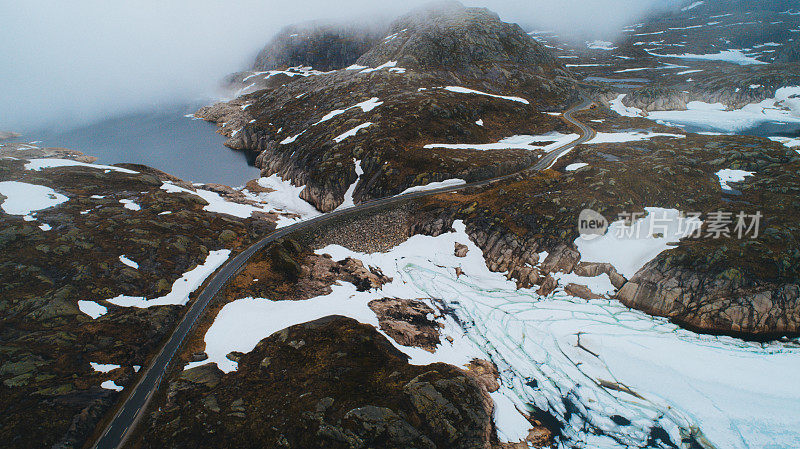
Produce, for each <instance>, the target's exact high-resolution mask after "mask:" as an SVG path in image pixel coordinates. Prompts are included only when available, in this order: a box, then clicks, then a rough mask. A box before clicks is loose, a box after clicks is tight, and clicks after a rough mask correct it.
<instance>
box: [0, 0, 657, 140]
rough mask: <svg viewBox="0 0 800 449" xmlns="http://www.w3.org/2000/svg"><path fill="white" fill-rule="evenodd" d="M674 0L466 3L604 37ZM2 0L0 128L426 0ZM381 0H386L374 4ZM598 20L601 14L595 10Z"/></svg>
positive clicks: (226, 64) (229, 67) (202, 81)
mask: <svg viewBox="0 0 800 449" xmlns="http://www.w3.org/2000/svg"><path fill="white" fill-rule="evenodd" d="M666 1H671V0H527V1H526V0H483V1H481V0H473V1H465V3H466V4H468V5H480V6H486V7H489V8H491V9H493V10H495V11H497V12H499V13H500V15H501V16H502V17H503V18H504V19H505V20H509V21H515V22H521V23H526V24H531V25H536V26H537V27H548V28H555V29H561V30H570V29H573V30H574V29H580V30H582V31H586V30H592V32H597V33H601V34H608V33H609V31H610V30H616V29H618V28H619V27H620V26H621V25H623V24H626V23H630V22H632V21H634V20H636V19H637V18H639V17H640V16H641V15H642V14H643V13H644V12H645V11H647V10H648V9H649V8H650V7H652V6H653V5H655V4H662V3H664V2H666ZM378 3H379V2H375V1H374V0H338V1H330V0H297V1H294V2H291V1H285V0H283V1H275V0H260V1H258V0H229V1H222V0H191V1H189V0H168V1H164V0H135V1H113V2H109V1H107V0H72V1H66V2H65V1H57V0H52V1H43V0H25V1H18V0H0V17H2V18H3V20H2V26H0V42H2V43H3V44H2V45H1V46H0V86H2V87H1V88H2V95H0V130H6V129H17V130H25V129H30V128H32V127H39V126H44V125H47V124H53V123H59V126H63V125H64V124H72V123H82V122H88V121H91V120H96V119H99V118H101V117H103V116H108V115H114V114H117V113H119V112H122V111H126V110H131V109H135V108H144V107H149V106H151V105H153V104H158V103H166V102H172V101H188V100H193V99H202V98H204V97H208V96H209V95H213V93H214V87H215V86H216V84H217V81H218V80H219V79H221V78H222V77H223V76H225V75H226V74H228V73H230V72H232V71H235V70H237V69H241V68H244V67H246V66H247V65H249V64H250V62H251V58H252V57H253V56H254V54H255V52H256V51H257V50H258V49H259V48H260V47H261V46H262V45H263V44H264V43H265V42H266V41H267V40H268V39H269V38H270V36H271V35H272V34H273V33H274V32H275V31H277V30H278V29H279V28H280V27H281V26H283V25H286V24H289V23H292V22H297V21H303V20H310V19H320V18H343V17H350V16H362V17H363V16H374V15H377V14H382V15H385V16H393V15H396V14H398V13H401V12H404V11H406V10H408V9H410V8H412V7H413V6H416V5H419V4H423V3H427V1H424V0H404V1H402V2H393V4H394V5H396V6H391V5H390V6H385V5H382V6H378V5H377V4H378ZM380 3H385V2H380ZM600 17H602V20H598V18H600Z"/></svg>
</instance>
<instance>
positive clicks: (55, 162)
mask: <svg viewBox="0 0 800 449" xmlns="http://www.w3.org/2000/svg"><path fill="white" fill-rule="evenodd" d="M58 167H89V168H95V169H97V170H111V171H115V172H119V173H129V174H135V173H139V172H137V171H133V170H128V169H127V168H120V167H114V166H113V165H98V164H87V163H85V162H78V161H73V160H70V159H31V160H30V161H28V163H27V164H25V170H37V171H39V170H43V169H45V168H58Z"/></svg>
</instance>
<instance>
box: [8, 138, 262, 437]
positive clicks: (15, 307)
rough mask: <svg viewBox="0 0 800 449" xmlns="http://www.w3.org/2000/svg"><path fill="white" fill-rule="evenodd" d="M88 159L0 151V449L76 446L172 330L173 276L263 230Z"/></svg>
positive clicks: (177, 306) (161, 184)
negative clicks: (0, 299)
mask: <svg viewBox="0 0 800 449" xmlns="http://www.w3.org/2000/svg"><path fill="white" fill-rule="evenodd" d="M94 160H95V158H92V157H90V156H85V155H83V154H81V153H78V152H74V151H69V150H64V149H53V148H39V147H36V146H35V145H30V144H13V143H10V144H4V145H3V146H2V148H0V180H2V181H0V297H2V298H3V300H2V301H0V340H2V345H0V382H2V383H0V408H2V409H3V410H4V411H5V412H4V413H3V414H2V417H1V418H0V437H2V438H1V439H0V447H8V448H18V447H58V448H68V447H81V446H82V445H83V444H84V443H85V442H86V441H87V439H88V438H90V436H91V435H92V433H93V432H94V431H95V426H96V425H97V424H98V423H99V422H101V420H102V419H103V417H104V415H105V413H106V412H108V411H109V410H111V409H112V406H113V405H114V404H115V403H116V401H117V400H118V399H119V397H120V393H119V390H122V388H124V387H127V386H129V385H131V383H133V382H134V381H135V380H136V376H137V374H136V373H137V372H138V371H139V369H140V368H141V367H142V366H145V365H146V364H147V362H148V360H149V358H150V356H151V355H152V354H153V352H154V351H155V350H156V349H157V348H159V347H160V345H161V344H162V342H163V339H164V338H165V337H166V336H167V335H169V334H171V333H172V331H173V329H174V326H175V325H176V323H177V321H178V319H179V317H180V316H181V313H182V310H183V307H182V305H181V302H182V301H183V300H184V298H185V300H186V301H188V300H189V294H190V293H191V290H193V289H194V288H195V287H196V286H193V287H192V288H191V289H190V290H188V291H186V292H185V293H183V294H185V296H182V293H181V288H182V285H183V284H184V283H186V284H189V283H190V282H196V281H195V280H193V277H192V276H191V275H188V276H186V278H185V279H184V276H185V274H186V273H190V272H192V271H194V272H195V276H197V275H198V274H199V272H198V271H197V270H198V269H199V270H200V271H202V270H203V266H206V265H209V264H212V261H215V260H216V261H217V262H213V263H216V264H218V263H221V262H222V261H224V260H225V258H226V256H225V254H230V252H231V251H236V250H237V249H239V248H242V247H245V246H248V245H250V244H251V243H252V242H253V241H254V240H255V239H256V238H258V237H259V236H260V235H262V234H263V233H264V232H269V231H270V230H271V229H274V227H275V220H276V219H277V216H272V217H270V216H268V215H267V214H263V215H261V216H256V217H253V218H247V219H242V218H239V217H236V216H232V215H227V214H220V213H216V212H211V211H208V210H206V209H205V208H206V207H207V206H208V205H209V203H208V202H207V201H205V200H204V199H202V198H201V197H199V196H197V195H196V194H194V193H193V192H195V191H196V190H195V189H197V188H198V187H197V186H192V185H190V184H187V183H184V182H183V181H181V180H179V179H177V178H174V177H172V176H170V175H167V174H165V173H162V172H159V171H157V170H154V169H152V168H148V167H144V166H139V165H125V166H105V165H96V164H92V162H93V161H94ZM165 186H169V189H165ZM213 188H215V189H216V190H217V191H218V192H221V193H222V194H223V195H229V196H230V197H236V195H235V194H236V193H238V195H240V196H241V195H242V194H241V193H240V192H235V191H233V190H232V189H230V188H227V189H226V188H223V187H222V186H216V187H213ZM209 192H210V191H209ZM215 195H218V194H216V193H212V196H215ZM237 199H238V200H240V201H242V198H237ZM220 200H221V201H223V202H224V200H222V198H221V197H220ZM219 204H223V203H219ZM224 204H231V203H224ZM235 204H240V203H235ZM210 268H211V270H212V271H213V269H214V268H216V266H210ZM206 275H207V274H206ZM203 278H204V277H201V278H200V282H201V281H202V279H203ZM198 285H199V284H198ZM126 298H127V299H126ZM145 298H149V299H151V300H152V303H151V304H157V305H158V306H157V307H149V305H148V302H147V301H146V300H145ZM131 304H135V305H133V306H132V305H131Z"/></svg>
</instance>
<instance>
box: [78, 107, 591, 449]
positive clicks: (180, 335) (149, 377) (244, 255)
mask: <svg viewBox="0 0 800 449" xmlns="http://www.w3.org/2000/svg"><path fill="white" fill-rule="evenodd" d="M591 104H592V102H591V101H590V100H584V101H583V102H581V103H580V104H578V105H576V106H573V107H572V108H570V109H569V110H568V111H566V112H565V113H564V115H563V117H564V120H566V121H568V122H569V123H571V124H573V125H575V126H577V127H578V128H580V130H581V136H580V137H579V138H578V139H576V140H574V141H572V142H570V143H568V144H565V145H563V146H561V147H558V148H556V149H554V150H552V151H550V152H549V153H547V154H546V155H545V156H544V157H542V158H541V159H539V160H538V161H536V163H535V164H533V165H532V166H530V167H528V168H526V169H524V170H522V171H520V172H516V173H511V174H508V175H504V176H500V177H497V178H492V179H486V180H483V181H476V182H471V183H468V184H461V185H458V186H451V187H443V188H440V189H435V190H426V191H421V192H413V193H408V194H405V195H398V196H393V197H388V198H381V199H377V200H373V201H369V202H366V203H361V204H359V205H357V206H354V207H351V208H348V209H342V210H338V211H334V212H331V213H328V214H324V215H320V216H317V217H315V218H312V219H310V220H306V221H302V222H299V223H295V224H293V225H291V226H287V227H285V228H281V229H278V230H276V231H274V232H273V233H271V234H270V235H268V236H266V237H264V238H263V239H261V240H259V241H258V242H256V243H255V244H253V245H252V246H250V247H249V248H247V249H246V250H244V251H242V252H241V253H239V254H238V255H237V256H236V257H234V258H233V259H231V260H230V261H228V262H227V263H226V264H225V265H223V266H222V268H220V269H219V271H217V273H216V274H215V275H214V276H213V277H212V278H211V281H210V282H209V283H208V285H206V287H205V288H204V289H203V291H202V292H200V295H199V296H198V297H197V299H196V300H195V301H194V302H193V303H192V304H191V306H190V309H189V311H188V312H186V314H185V315H184V316H183V318H182V320H181V322H180V324H179V325H178V327H177V328H176V329H175V331H174V332H173V333H172V335H171V336H170V337H169V340H168V341H167V343H166V344H165V345H164V346H163V347H162V348H161V352H159V353H158V354H157V355H156V356H155V358H154V359H153V360H152V362H151V363H150V366H149V367H147V370H146V371H145V372H144V373H143V374H142V376H140V378H139V382H138V383H137V384H136V385H135V386H134V390H133V392H131V394H130V395H129V396H128V397H127V399H126V400H125V402H124V403H123V404H122V406H121V407H120V408H119V409H118V410H117V413H116V414H115V415H114V418H113V419H112V420H111V422H110V423H109V424H108V426H107V427H106V430H105V432H104V433H103V434H102V436H101V437H100V439H99V440H98V441H97V444H96V445H95V446H94V447H95V448H97V449H117V448H120V447H122V445H123V444H124V443H125V439H126V437H127V436H128V435H129V432H130V430H131V429H132V428H133V427H134V426H135V425H136V423H137V421H138V419H139V417H140V415H141V412H142V411H143V410H145V409H146V408H147V405H148V403H149V402H150V399H151V398H152V396H153V393H155V392H156V390H158V387H159V385H160V384H161V379H162V378H163V377H164V374H165V373H166V371H167V368H168V367H169V364H170V362H171V361H172V359H173V358H174V357H175V355H176V354H177V353H178V350H179V349H180V346H181V344H182V343H183V341H184V339H185V338H186V337H187V336H188V335H189V333H190V332H191V331H192V329H193V328H194V325H195V323H196V322H197V319H198V318H200V317H201V316H202V315H203V312H204V311H205V310H206V307H207V306H208V304H209V303H210V302H211V300H212V299H214V297H215V296H216V295H217V293H219V291H220V290H222V288H223V287H225V285H226V284H227V283H228V280H230V278H231V277H233V276H235V275H236V274H237V273H238V272H239V270H241V269H242V267H244V265H245V264H246V263H247V261H248V260H249V259H250V258H251V257H253V255H254V254H256V253H257V252H258V251H259V250H261V249H262V248H264V247H265V246H267V245H269V244H270V243H272V242H274V241H275V240H278V239H280V238H282V237H285V236H287V235H289V234H292V233H294V232H297V231H300V230H302V229H306V228H310V227H313V226H316V225H319V224H320V223H324V222H326V221H329V220H332V219H334V218H336V217H341V216H343V215H350V214H355V213H359V212H363V211H364V210H368V209H373V208H376V207H380V206H385V205H387V204H392V203H399V202H402V201H407V200H409V199H413V198H419V197H423V196H430V195H436V194H440V193H446V192H454V191H457V190H462V189H466V188H469V187H480V186H485V185H489V184H492V183H496V182H499V181H502V180H505V179H509V178H512V177H514V176H517V175H520V174H522V173H524V172H527V171H530V170H544V169H546V168H550V167H552V166H553V165H554V164H555V162H556V161H557V160H558V158H560V157H561V156H563V155H564V154H566V153H567V152H568V151H569V150H571V149H572V148H574V147H575V146H577V145H580V144H582V143H586V142H587V141H589V140H591V139H593V138H594V136H595V134H596V133H595V131H594V130H593V129H592V128H590V127H589V126H587V125H586V124H584V123H582V122H580V121H579V120H577V119H575V118H574V117H573V114H574V113H575V112H578V111H580V110H583V109H586V108H588V107H589V106H590V105H591Z"/></svg>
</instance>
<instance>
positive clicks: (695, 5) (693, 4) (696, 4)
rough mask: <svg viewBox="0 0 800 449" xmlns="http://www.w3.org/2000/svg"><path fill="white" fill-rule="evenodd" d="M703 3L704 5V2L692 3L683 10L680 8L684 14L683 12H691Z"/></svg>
mask: <svg viewBox="0 0 800 449" xmlns="http://www.w3.org/2000/svg"><path fill="white" fill-rule="evenodd" d="M703 3H705V2H704V1H699V2H694V3H692V4H691V5H689V6H686V7H684V8H681V11H684V12H685V11H691V10H693V9H695V8H697V7H698V6H700V5H702V4H703Z"/></svg>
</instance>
